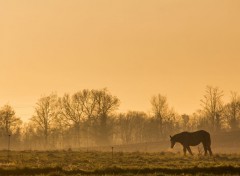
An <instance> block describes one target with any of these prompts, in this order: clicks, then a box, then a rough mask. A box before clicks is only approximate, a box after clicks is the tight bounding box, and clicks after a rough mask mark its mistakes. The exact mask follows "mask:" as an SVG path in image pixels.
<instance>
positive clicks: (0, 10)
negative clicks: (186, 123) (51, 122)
mask: <svg viewBox="0 0 240 176" xmlns="http://www.w3.org/2000/svg"><path fill="white" fill-rule="evenodd" d="M239 76H240V1H239V0H0V106H3V105H4V104H6V103H7V104H10V105H12V106H13V107H14V108H15V110H16V113H17V115H18V116H21V117H23V118H25V119H27V118H29V117H31V115H32V113H33V106H34V105H35V103H36V101H37V99H38V98H40V96H41V95H47V94H49V93H51V92H57V93H58V94H59V95H60V96H61V95H63V93H65V92H68V93H73V92H75V91H78V90H82V89H84V88H88V89H99V88H104V87H107V88H108V89H109V91H110V92H111V93H112V94H113V95H116V96H117V97H118V98H119V99H120V100H121V106H120V111H124V112H125V111H127V110H140V111H148V110H150V103H149V100H150V98H151V96H153V95H155V94H157V93H161V94H163V95H166V96H167V97H168V101H169V104H170V106H173V107H174V109H175V110H176V111H177V112H179V113H190V114H191V113H193V112H194V111H195V110H196V109H198V108H200V99H201V98H202V97H203V94H204V90H205V87H206V86H207V85H212V86H218V87H220V88H221V89H222V90H224V91H225V96H226V97H227V96H229V91H231V90H233V91H238V92H240V79H239Z"/></svg>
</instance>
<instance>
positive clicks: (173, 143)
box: [170, 136, 176, 148]
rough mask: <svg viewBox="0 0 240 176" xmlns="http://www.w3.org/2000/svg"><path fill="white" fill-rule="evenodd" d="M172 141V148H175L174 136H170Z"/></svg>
mask: <svg viewBox="0 0 240 176" xmlns="http://www.w3.org/2000/svg"><path fill="white" fill-rule="evenodd" d="M170 141H171V148H173V147H174V145H175V143H176V141H175V140H174V138H173V137H172V136H170Z"/></svg>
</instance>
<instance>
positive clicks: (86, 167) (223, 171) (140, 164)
mask: <svg viewBox="0 0 240 176" xmlns="http://www.w3.org/2000/svg"><path fill="white" fill-rule="evenodd" d="M0 175H1V176H2V175H39V176H47V175H49V176H57V175H60V176H64V175H240V155H239V154H215V155H214V156H213V157H209V156H206V157H205V156H198V155H195V156H183V155H182V154H181V153H177V154H176V153H170V152H159V153H143V152H131V153H130V152H129V153H127V152H126V153H123V152H115V153H113V155H112V152H99V151H95V152H94V151H91V152H86V151H85V152H83V151H82V152H75V151H21V152H20V151H18V152H17V151H11V152H10V157H9V160H8V157H7V151H1V152H0Z"/></svg>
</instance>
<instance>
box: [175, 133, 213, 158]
mask: <svg viewBox="0 0 240 176" xmlns="http://www.w3.org/2000/svg"><path fill="white" fill-rule="evenodd" d="M170 141H171V148H173V147H174V145H175V143H176V142H178V143H180V144H182V146H183V152H184V155H186V151H188V152H189V153H190V154H191V155H193V153H192V151H191V149H190V146H196V145H198V144H200V143H202V144H203V148H204V151H205V155H207V151H208V152H209V154H210V155H211V156H212V150H211V138H210V134H209V133H208V132H207V131H204V130H199V131H195V132H182V133H178V134H175V135H174V136H170Z"/></svg>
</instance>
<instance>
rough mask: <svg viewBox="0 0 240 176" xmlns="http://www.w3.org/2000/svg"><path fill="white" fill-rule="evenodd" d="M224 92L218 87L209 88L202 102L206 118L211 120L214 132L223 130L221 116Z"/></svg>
mask: <svg viewBox="0 0 240 176" xmlns="http://www.w3.org/2000/svg"><path fill="white" fill-rule="evenodd" d="M222 97H223V91H221V90H219V88H218V87H211V86H207V87H206V90H205V95H204V98H203V99H202V100H201V102H202V106H203V109H204V112H205V116H206V117H207V118H208V119H209V123H210V128H211V129H209V130H212V131H214V132H216V131H219V130H220V129H221V115H222V111H223V102H222Z"/></svg>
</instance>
